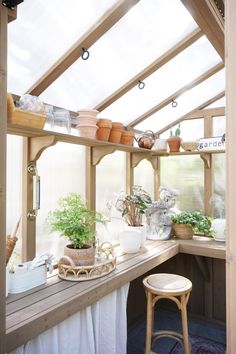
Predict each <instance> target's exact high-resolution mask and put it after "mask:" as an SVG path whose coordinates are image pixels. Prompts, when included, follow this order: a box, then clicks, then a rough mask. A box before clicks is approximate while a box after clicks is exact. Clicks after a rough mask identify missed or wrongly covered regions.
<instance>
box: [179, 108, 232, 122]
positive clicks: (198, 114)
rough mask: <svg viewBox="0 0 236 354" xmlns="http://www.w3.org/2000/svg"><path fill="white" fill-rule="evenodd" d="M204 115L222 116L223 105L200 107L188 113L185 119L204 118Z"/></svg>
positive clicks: (223, 113)
mask: <svg viewBox="0 0 236 354" xmlns="http://www.w3.org/2000/svg"><path fill="white" fill-rule="evenodd" d="M205 115H209V116H211V117H222V116H224V115H225V107H217V108H205V109H200V110H198V111H194V112H193V113H191V114H189V116H188V117H187V118H186V119H185V120H189V119H199V118H204V117H205Z"/></svg>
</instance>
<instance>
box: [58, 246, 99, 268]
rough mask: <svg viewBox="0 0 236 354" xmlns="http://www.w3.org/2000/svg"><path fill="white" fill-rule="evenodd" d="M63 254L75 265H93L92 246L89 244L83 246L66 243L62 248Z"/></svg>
mask: <svg viewBox="0 0 236 354" xmlns="http://www.w3.org/2000/svg"><path fill="white" fill-rule="evenodd" d="M64 255H65V256H67V257H70V258H71V259H72V260H73V262H74V263H75V265H76V266H87V265H93V264H94V261H95V256H94V248H93V247H92V246H90V245H84V247H83V248H73V245H67V246H65V248H64Z"/></svg>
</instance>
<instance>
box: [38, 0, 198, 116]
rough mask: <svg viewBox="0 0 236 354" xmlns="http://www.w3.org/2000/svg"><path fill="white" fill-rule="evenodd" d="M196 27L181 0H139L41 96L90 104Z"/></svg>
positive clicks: (57, 102) (71, 105) (77, 105)
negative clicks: (87, 52)
mask: <svg viewBox="0 0 236 354" xmlns="http://www.w3.org/2000/svg"><path fill="white" fill-rule="evenodd" d="M196 27H197V25H196V23H195V22H194V20H193V19H192V17H191V16H190V14H189V13H188V11H187V10H186V9H185V7H184V6H183V4H182V3H181V1H179V0H168V1H162V0H142V1H140V2H138V3H137V5H135V6H134V7H133V8H132V9H131V10H130V11H129V12H128V13H127V14H126V15H125V16H124V17H123V18H122V19H121V20H120V21H119V22H118V23H116V24H115V25H114V26H113V27H112V28H111V29H110V30H109V31H108V32H107V33H106V34H105V35H103V36H102V37H101V38H100V39H99V40H98V41H97V42H96V43H95V44H94V45H93V46H92V47H91V48H90V57H89V60H87V61H83V60H81V59H79V60H78V61H77V62H76V63H75V64H74V65H72V66H71V67H70V68H69V69H68V70H67V71H66V72H65V73H64V74H63V75H62V76H61V77H60V78H58V79H57V80H56V81H55V83H54V84H52V85H51V86H50V87H49V88H48V89H47V90H46V91H45V92H44V93H43V94H42V99H43V100H44V101H46V102H51V103H52V104H55V105H62V106H64V107H67V108H71V109H74V110H78V109H79V108H83V107H90V108H91V107H94V106H95V105H97V104H98V103H99V102H101V101H102V100H103V99H105V98H106V97H108V96H109V95H110V94H111V93H112V92H114V91H115V90H116V89H118V88H119V87H120V86H122V85H123V84H124V83H125V82H127V81H128V80H130V79H131V78H132V77H133V76H135V75H136V74H137V73H139V72H140V71H141V70H143V69H144V68H145V67H146V66H148V65H149V64H151V63H152V62H153V61H154V60H155V59H157V58H158V57H159V56H161V55H162V54H163V53H164V52H166V51H167V50H168V49H169V48H171V47H172V46H174V45H175V44H176V43H177V42H178V41H180V40H181V39H182V38H183V37H185V36H186V35H187V34H189V33H190V32H192V31H193V30H194V29H195V28H196ZM137 39H138V40H137ZM58 94H59V96H58ZM111 117H112V116H111Z"/></svg>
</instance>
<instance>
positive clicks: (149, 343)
mask: <svg viewBox="0 0 236 354" xmlns="http://www.w3.org/2000/svg"><path fill="white" fill-rule="evenodd" d="M146 296H147V324H146V326H147V327H146V349H145V354H150V352H151V346H152V331H153V316H154V314H153V307H152V294H151V293H150V292H149V291H146Z"/></svg>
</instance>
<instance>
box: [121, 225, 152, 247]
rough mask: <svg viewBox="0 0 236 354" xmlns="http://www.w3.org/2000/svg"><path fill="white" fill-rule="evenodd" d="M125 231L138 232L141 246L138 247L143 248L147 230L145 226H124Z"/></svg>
mask: <svg viewBox="0 0 236 354" xmlns="http://www.w3.org/2000/svg"><path fill="white" fill-rule="evenodd" d="M126 230H133V231H140V232H141V245H140V247H144V245H145V241H146V239H147V228H146V226H145V225H141V226H129V225H127V226H126Z"/></svg>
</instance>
